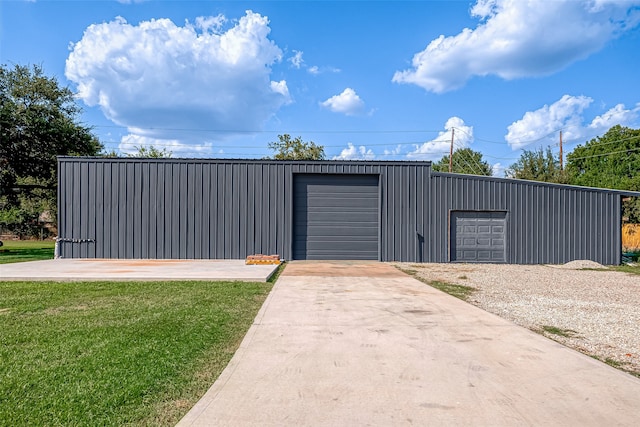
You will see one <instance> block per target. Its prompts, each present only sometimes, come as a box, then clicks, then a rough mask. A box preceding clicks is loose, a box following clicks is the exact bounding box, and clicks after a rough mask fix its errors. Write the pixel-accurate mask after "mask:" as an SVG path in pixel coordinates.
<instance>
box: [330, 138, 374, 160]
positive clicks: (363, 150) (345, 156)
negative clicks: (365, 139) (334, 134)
mask: <svg viewBox="0 0 640 427" xmlns="http://www.w3.org/2000/svg"><path fill="white" fill-rule="evenodd" d="M375 157H376V155H375V154H374V153H373V151H372V150H371V149H367V147H365V146H364V145H361V146H359V147H356V146H354V145H353V144H352V143H350V142H349V143H347V148H345V149H343V150H342V151H341V152H340V155H338V156H334V157H333V160H372V159H374V158H375Z"/></svg>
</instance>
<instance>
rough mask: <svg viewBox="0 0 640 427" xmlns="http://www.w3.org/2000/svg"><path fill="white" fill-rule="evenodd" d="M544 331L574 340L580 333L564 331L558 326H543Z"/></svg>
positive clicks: (569, 330) (570, 330)
mask: <svg viewBox="0 0 640 427" xmlns="http://www.w3.org/2000/svg"><path fill="white" fill-rule="evenodd" d="M542 330H543V331H544V332H546V333H548V334H552V335H558V336H560V337H565V338H572V337H575V336H576V335H577V334H578V333H577V332H576V331H574V330H572V329H562V328H558V327H557V326H549V325H542Z"/></svg>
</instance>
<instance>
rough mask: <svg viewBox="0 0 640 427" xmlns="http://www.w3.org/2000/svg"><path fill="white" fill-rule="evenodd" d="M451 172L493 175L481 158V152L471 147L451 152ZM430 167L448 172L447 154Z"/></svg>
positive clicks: (489, 167)
mask: <svg viewBox="0 0 640 427" xmlns="http://www.w3.org/2000/svg"><path fill="white" fill-rule="evenodd" d="M451 163H452V169H453V170H452V172H454V173H466V174H471V175H485V176H491V175H493V169H492V168H491V165H489V163H488V162H487V161H485V160H484V159H483V158H482V153H481V152H479V151H473V150H472V149H471V148H461V149H458V150H456V151H454V152H453V158H452V162H451ZM431 168H432V169H433V170H434V171H436V172H449V156H444V157H443V158H441V159H440V160H439V161H438V162H436V163H433V164H432V165H431Z"/></svg>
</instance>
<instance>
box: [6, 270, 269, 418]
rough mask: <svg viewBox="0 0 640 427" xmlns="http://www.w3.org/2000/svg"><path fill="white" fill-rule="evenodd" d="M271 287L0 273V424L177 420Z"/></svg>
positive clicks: (215, 370) (215, 371)
mask: <svg viewBox="0 0 640 427" xmlns="http://www.w3.org/2000/svg"><path fill="white" fill-rule="evenodd" d="M271 286H272V285H271V284H270V283H246V282H117V283H111V282H80V283H78V282H73V283H58V282H0V425H1V426H21V425H24V426H26V425H28V426H55V425H101V426H108V425H113V426H121V425H153V426H155V425H174V424H175V423H176V422H177V421H178V420H179V419H180V418H181V417H182V416H183V415H184V414H185V413H186V412H187V411H188V410H189V409H190V408H191V406H192V405H193V404H195V402H197V400H198V399H199V398H200V397H201V396H202V395H203V394H204V393H205V391H206V390H207V389H208V388H209V387H210V385H211V384H212V383H213V381H214V380H215V379H216V378H217V377H218V375H219V374H220V372H221V371H222V370H223V369H224V367H225V366H226V365H227V363H228V361H229V360H230V358H231V357H232V355H233V353H234V352H235V350H236V349H237V347H238V345H239V344H240V341H241V340H242V338H243V336H244V335H245V333H246V331H247V329H248V328H249V326H250V324H251V322H252V321H253V319H254V318H255V316H256V313H257V311H258V310H259V308H260V306H261V304H262V302H263V301H264V299H265V298H266V296H267V294H268V292H269V290H270V289H271Z"/></svg>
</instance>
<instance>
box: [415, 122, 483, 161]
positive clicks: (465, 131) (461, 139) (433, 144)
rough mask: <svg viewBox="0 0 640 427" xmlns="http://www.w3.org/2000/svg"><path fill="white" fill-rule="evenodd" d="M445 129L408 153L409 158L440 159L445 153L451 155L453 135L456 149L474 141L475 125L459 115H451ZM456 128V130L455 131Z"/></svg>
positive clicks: (467, 145) (465, 146)
mask: <svg viewBox="0 0 640 427" xmlns="http://www.w3.org/2000/svg"><path fill="white" fill-rule="evenodd" d="M444 129H445V130H444V131H442V132H440V133H439V134H438V136H437V137H435V138H434V139H432V140H431V141H428V142H425V143H424V144H421V145H416V146H415V147H414V150H413V151H411V152H410V153H409V154H407V158H409V159H415V160H439V159H440V158H442V156H444V155H449V149H450V147H451V135H452V132H453V136H454V150H455V149H459V148H467V147H469V145H470V144H471V143H472V142H473V126H467V125H466V124H465V123H464V120H462V119H461V118H459V117H451V118H450V119H449V120H447V122H446V123H445V125H444ZM454 129H455V131H454Z"/></svg>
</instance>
